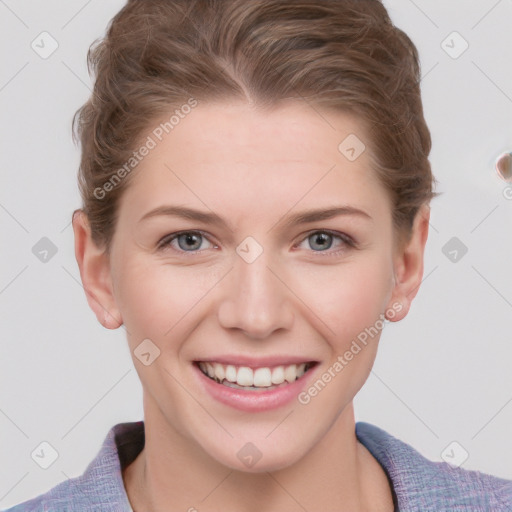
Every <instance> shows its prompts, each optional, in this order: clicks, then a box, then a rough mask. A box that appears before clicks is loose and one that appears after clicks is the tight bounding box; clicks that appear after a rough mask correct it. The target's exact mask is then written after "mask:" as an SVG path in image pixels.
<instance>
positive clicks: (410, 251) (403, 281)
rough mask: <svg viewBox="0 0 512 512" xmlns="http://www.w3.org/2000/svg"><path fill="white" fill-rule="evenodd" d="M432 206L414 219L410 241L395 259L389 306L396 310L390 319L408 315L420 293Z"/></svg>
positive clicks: (420, 212) (427, 207)
mask: <svg viewBox="0 0 512 512" xmlns="http://www.w3.org/2000/svg"><path fill="white" fill-rule="evenodd" d="M429 220H430V207H429V205H423V206H422V207H421V208H420V209H419V210H418V213H417V214H416V217H415V219H414V223H413V227H412V233H411V237H410V239H409V241H408V242H407V243H406V244H404V246H403V247H401V248H400V249H399V250H398V251H397V253H396V255H395V259H394V288H393V292H392V296H391V299H390V301H389V304H388V308H392V309H393V310H394V311H396V314H394V315H393V317H392V318H391V317H390V318H389V320H391V321H393V322H397V321H399V320H402V319H403V318H405V317H406V316H407V313H408V312H409V309H410V307H411V303H412V300H413V299H414V297H415V296H416V294H417V293H418V290H419V287H420V284H421V280H422V278H423V263H424V254H425V244H426V242H427V238H428V228H429Z"/></svg>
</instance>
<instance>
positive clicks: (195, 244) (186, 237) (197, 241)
mask: <svg viewBox="0 0 512 512" xmlns="http://www.w3.org/2000/svg"><path fill="white" fill-rule="evenodd" d="M178 245H179V246H180V249H183V250H184V251H186V250H193V251H195V250H197V249H199V247H201V237H200V235H196V234H193V233H185V234H183V235H180V236H179V237H178Z"/></svg>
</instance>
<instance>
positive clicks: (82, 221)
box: [73, 210, 123, 329]
mask: <svg viewBox="0 0 512 512" xmlns="http://www.w3.org/2000/svg"><path fill="white" fill-rule="evenodd" d="M73 232H74V233H75V257H76V261H77V263H78V268H79V269H80V277H81V279H82V284H83V287H84V290H85V295H86V297H87V302H88V303H89V307H90V308H91V309H92V310H93V312H94V314H95V315H96V318H97V319H98V322H100V323H101V324H102V325H103V326H104V327H106V328H107V329H117V328H118V327H120V326H121V325H122V323H123V319H122V317H121V313H120V311H119V309H118V307H117V304H116V301H115V297H114V294H113V287H112V277H111V274H110V258H109V255H108V254H107V253H106V251H105V250H104V249H100V248H99V247H98V246H97V245H96V244H95V243H94V241H93V240H92V237H91V228H90V225H89V220H88V219H87V216H86V215H85V213H84V212H83V211H82V210H75V211H74V212H73Z"/></svg>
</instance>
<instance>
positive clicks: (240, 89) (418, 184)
mask: <svg viewBox="0 0 512 512" xmlns="http://www.w3.org/2000/svg"><path fill="white" fill-rule="evenodd" d="M87 59H88V66H89V72H90V73H92V74H94V75H95V77H96V80H95V84H94V90H93V93H92V96H91V98H90V99H89V101H87V102H86V103H85V104H84V105H83V106H82V107H81V108H80V109H79V110H78V111H77V112H76V114H75V117H74V118H73V129H74V130H73V136H74V139H75V141H76V140H77V139H79V140H80V143H81V147H82V155H81V162H80V170H79V174H78V180H79V188H80V194H81V197H82V201H83V211H84V213H85V214H86V215H87V217H88V220H89V223H90V226H91V231H92V237H93V240H94V241H95V243H96V245H97V246H98V247H104V248H105V250H106V251H107V252H108V251H109V249H110V244H111V240H112V236H113V234H114V230H115V225H116V215H117V207H118V204H119V199H120V197H121V195H122V193H123V191H124V190H125V188H126V187H127V186H128V185H129V183H130V180H131V178H132V175H133V173H129V172H128V171H129V170H130V169H127V167H126V162H128V161H129V160H130V158H132V157H133V151H134V149H136V147H137V144H140V141H141V137H143V136H144V135H147V132H146V130H148V129H149V128H150V127H151V123H155V120H157V119H160V118H161V117H162V116H163V115H164V114H169V113H170V112H171V110H172V109H173V108H175V107H179V105H180V104H181V105H182V108H183V109H184V105H187V104H189V105H193V102H197V101H213V100H227V101H229V100H233V99H246V100H249V99H250V101H252V102H254V103H255V104H256V105H258V106H260V107H262V108H272V107H273V106H277V104H278V103H279V102H280V101H282V100H284V99H286V98H297V99H305V100H306V101H307V102H308V103H310V104H311V105H319V106H320V105H322V106H326V107H328V108H331V109H335V110H339V111H345V112H350V113H353V114H355V115H357V117H358V118H359V119H360V120H362V122H364V124H365V126H366V127H368V129H369V132H370V133H368V136H369V141H368V142H369V143H370V144H369V146H370V147H369V149H370V155H371V156H372V158H373V165H374V168H375V169H374V170H375V172H376V173H377V175H378V177H379V179H380V180H381V183H382V184H383V185H384V187H385V188H386V189H387V190H388V191H389V193H390V194H391V196H390V197H391V198H392V204H393V205H394V209H393V221H394V225H395V229H396V230H398V233H399V235H400V237H401V238H404V236H405V238H408V235H409V234H410V228H411V226H412V223H413V220H414V217H415V215H416V213H417V211H418V209H419V207H420V206H421V205H422V204H424V203H429V202H430V200H431V199H432V198H433V197H434V196H436V195H437V194H436V193H435V192H433V185H434V184H435V181H436V180H435V178H434V177H433V175H432V173H431V168H430V163H429V160H428V155H429V152H430V149H431V138H430V132H429V130H428V127H427V125H426V123H425V119H424V116H423V107H422V102H421V95H420V84H419V82H420V68H419V59H418V53H417V50H416V47H415V46H414V44H413V43H412V41H411V40H410V39H409V37H408V36H407V35H406V34H405V33H404V32H403V31H401V30H400V29H398V28H397V27H395V26H394V25H393V24H392V22H391V20H390V18H389V16H388V13H387V11H386V9H385V7H384V6H383V5H382V3H381V2H380V1H379V0H332V1H327V0H251V1H248V0H130V1H129V2H128V3H127V4H126V5H125V6H124V7H123V9H122V10H121V11H120V12H119V13H118V14H117V15H116V16H115V17H114V18H113V19H112V20H111V22H110V24H109V27H108V30H107V34H106V36H105V38H103V39H101V40H98V41H95V42H94V43H93V44H92V45H91V48H90V49H89V53H88V55H87ZM196 104H197V103H196ZM189 110H190V108H189ZM176 113H177V114H178V113H179V112H178V111H176ZM340 142H341V141H340ZM365 142H366V141H365ZM135 165H136V163H135ZM122 166H124V169H125V172H122V173H120V172H119V171H120V170H121V169H122ZM132 167H133V166H132ZM116 173H117V177H116ZM121 175H122V176H121ZM121 177H122V178H123V179H120V178H121ZM109 183H110V184H111V185H108V184H109ZM106 184H107V186H105V185H106ZM98 191H102V192H100V193H99V192H98ZM106 191H108V195H107V194H106ZM101 196H103V197H101Z"/></svg>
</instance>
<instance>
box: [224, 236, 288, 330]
mask: <svg viewBox="0 0 512 512" xmlns="http://www.w3.org/2000/svg"><path fill="white" fill-rule="evenodd" d="M250 244H251V242H249V246H246V245H244V244H243V243H242V244H240V246H239V247H238V249H237V253H238V252H239V250H240V248H242V249H247V248H248V247H249V251H248V252H249V253H250V252H251V251H253V254H252V257H251V258H247V257H245V255H246V254H247V252H246V253H244V252H242V254H237V255H236V258H235V261H234V268H233V272H231V276H230V277H231V278H230V280H229V283H227V289H226V290H225V294H224V298H223V303H222V304H221V305H220V308H219V320H220V321H221V323H222V325H224V327H231V328H238V329H241V330H243V331H245V333H246V334H247V335H248V336H250V337H254V338H264V337H267V336H269V335H270V334H271V333H272V332H273V331H275V330H277V329H280V328H289V327H290V325H291V321H292V320H293V314H292V312H291V304H290V301H289V298H288V296H287V289H286V287H284V286H283V284H282V283H281V282H280V280H279V279H277V277H276V276H275V275H274V273H273V271H271V270H270V268H272V266H275V265H273V262H272V258H271V254H270V251H265V250H261V252H260V253H259V254H258V255H257V256H256V257H254V247H251V246H250ZM260 247H261V246H260ZM269 267H270V268H269Z"/></svg>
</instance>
